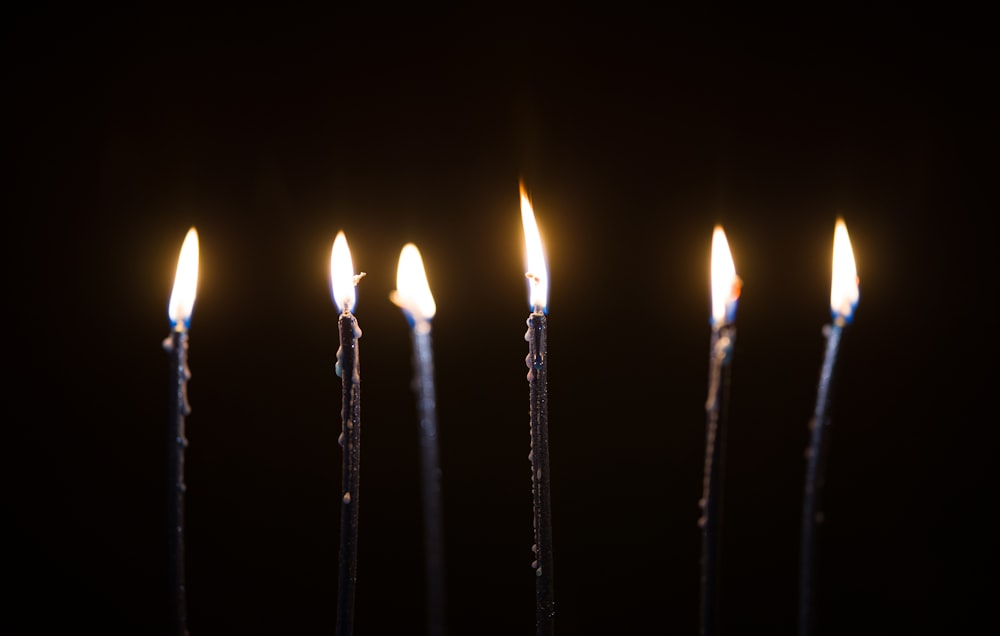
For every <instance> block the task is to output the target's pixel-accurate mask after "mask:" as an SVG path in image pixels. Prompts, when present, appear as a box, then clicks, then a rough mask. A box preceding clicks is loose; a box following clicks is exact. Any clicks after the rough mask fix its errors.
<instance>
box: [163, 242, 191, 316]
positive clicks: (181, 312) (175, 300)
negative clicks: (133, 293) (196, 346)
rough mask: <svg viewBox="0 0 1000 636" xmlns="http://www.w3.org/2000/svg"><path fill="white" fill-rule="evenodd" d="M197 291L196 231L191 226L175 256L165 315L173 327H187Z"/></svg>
mask: <svg viewBox="0 0 1000 636" xmlns="http://www.w3.org/2000/svg"><path fill="white" fill-rule="evenodd" d="M197 291H198V232H197V231H196V230H195V229H194V228H191V229H190V230H188V233H187V236H185V237H184V243H183V245H181V255H180V256H179V257H178V258H177V274H176V275H175V276H174V289H173V291H172V292H170V304H169V305H168V307H167V316H169V318H170V324H172V325H173V326H174V327H175V328H182V327H183V328H185V329H186V328H187V327H188V326H189V324H190V322H191V312H192V311H193V310H194V298H195V295H196V294H197Z"/></svg>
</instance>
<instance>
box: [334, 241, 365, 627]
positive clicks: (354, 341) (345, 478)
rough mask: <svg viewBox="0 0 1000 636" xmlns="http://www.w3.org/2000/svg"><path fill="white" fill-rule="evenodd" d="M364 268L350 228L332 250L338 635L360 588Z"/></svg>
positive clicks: (351, 621)
mask: <svg viewBox="0 0 1000 636" xmlns="http://www.w3.org/2000/svg"><path fill="white" fill-rule="evenodd" d="M363 276H364V273H363V272H362V273H361V274H358V275H355V274H354V264H353V262H352V261H351V252H350V250H349V249H348V247H347V239H346V238H345V237H344V233H343V232H340V233H338V234H337V238H336V240H334V242H333V251H332V254H331V255H330V283H331V287H332V290H333V301H334V303H335V304H336V306H337V309H338V310H339V311H340V312H341V313H340V320H339V322H338V325H339V331H340V348H339V349H338V350H337V367H336V369H337V375H339V376H340V378H341V386H342V389H343V394H342V395H343V397H342V401H341V414H340V423H341V429H340V438H339V442H340V445H341V446H342V447H343V463H342V471H343V472H342V473H341V491H340V502H341V505H340V557H339V560H340V568H339V576H338V579H337V581H338V587H337V634H338V636H349V635H350V634H352V633H353V632H354V590H355V583H356V581H357V562H358V499H359V497H358V482H359V476H360V469H359V465H360V459H361V367H360V362H359V360H358V338H360V337H361V329H359V328H358V321H357V320H356V319H355V318H354V314H353V313H351V312H352V311H353V310H354V305H355V301H356V295H355V289H354V288H355V286H356V285H357V283H358V281H359V280H360V279H361V278H362V277H363Z"/></svg>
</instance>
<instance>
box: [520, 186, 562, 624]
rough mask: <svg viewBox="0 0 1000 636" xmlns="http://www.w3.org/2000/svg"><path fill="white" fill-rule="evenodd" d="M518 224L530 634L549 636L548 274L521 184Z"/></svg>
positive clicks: (552, 613)
mask: <svg viewBox="0 0 1000 636" xmlns="http://www.w3.org/2000/svg"><path fill="white" fill-rule="evenodd" d="M521 221H522V223H523V225H524V238H525V245H526V247H527V263H528V271H527V273H526V274H525V276H526V277H527V279H528V294H529V303H530V306H531V309H532V311H531V314H530V315H529V316H528V320H527V323H528V331H527V332H526V333H525V334H524V339H525V340H527V342H528V356H527V358H526V359H525V364H526V365H527V367H528V387H529V405H530V408H529V420H530V425H531V452H530V453H529V454H528V458H529V460H530V462H531V483H532V487H531V492H532V498H533V504H534V531H535V532H534V533H535V545H534V546H533V548H532V549H533V550H534V552H535V561H534V563H532V564H531V565H532V567H533V568H534V571H535V630H536V633H537V634H538V636H542V635H550V634H552V633H553V629H554V627H553V624H554V619H555V613H556V610H555V597H554V594H553V572H552V491H551V489H550V487H549V397H548V377H549V373H548V366H549V360H548V323H547V318H546V315H545V311H546V306H547V302H548V285H549V277H548V269H547V268H546V266H545V254H544V252H543V251H542V240H541V236H540V235H539V232H538V226H537V224H536V223H535V214H534V212H533V211H532V209H531V201H529V199H528V195H527V193H526V192H525V190H524V185H523V184H522V185H521Z"/></svg>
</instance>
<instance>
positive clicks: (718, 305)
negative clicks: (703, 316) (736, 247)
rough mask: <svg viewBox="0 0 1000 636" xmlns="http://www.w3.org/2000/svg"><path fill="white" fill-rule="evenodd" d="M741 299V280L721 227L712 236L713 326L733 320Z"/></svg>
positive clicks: (716, 228)
mask: <svg viewBox="0 0 1000 636" xmlns="http://www.w3.org/2000/svg"><path fill="white" fill-rule="evenodd" d="M739 297H740V279H739V278H738V277H737V276H736V265H735V264H734V263H733V254H732V252H730V251H729V241H727V240H726V233H725V232H724V231H723V229H722V226H721V225H716V226H715V232H714V233H713V234H712V324H713V325H721V324H723V323H725V322H729V321H731V320H732V319H733V315H732V314H733V313H734V312H735V310H736V299H737V298H739Z"/></svg>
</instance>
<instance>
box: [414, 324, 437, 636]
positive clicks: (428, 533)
mask: <svg viewBox="0 0 1000 636" xmlns="http://www.w3.org/2000/svg"><path fill="white" fill-rule="evenodd" d="M411 334H412V336H413V367H414V382H413V390H414V392H415V393H416V397H417V410H418V412H419V417H420V474H421V491H422V495H423V506H424V554H425V559H426V561H425V565H426V568H427V572H426V574H427V633H428V634H429V635H430V636H442V635H443V634H444V623H445V620H444V596H445V594H444V590H445V585H444V538H443V522H442V512H441V466H440V460H439V452H438V433H437V399H436V396H435V390H434V358H433V355H432V349H431V330H430V323H429V322H417V323H416V324H415V325H414V328H413V329H412V330H411Z"/></svg>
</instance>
